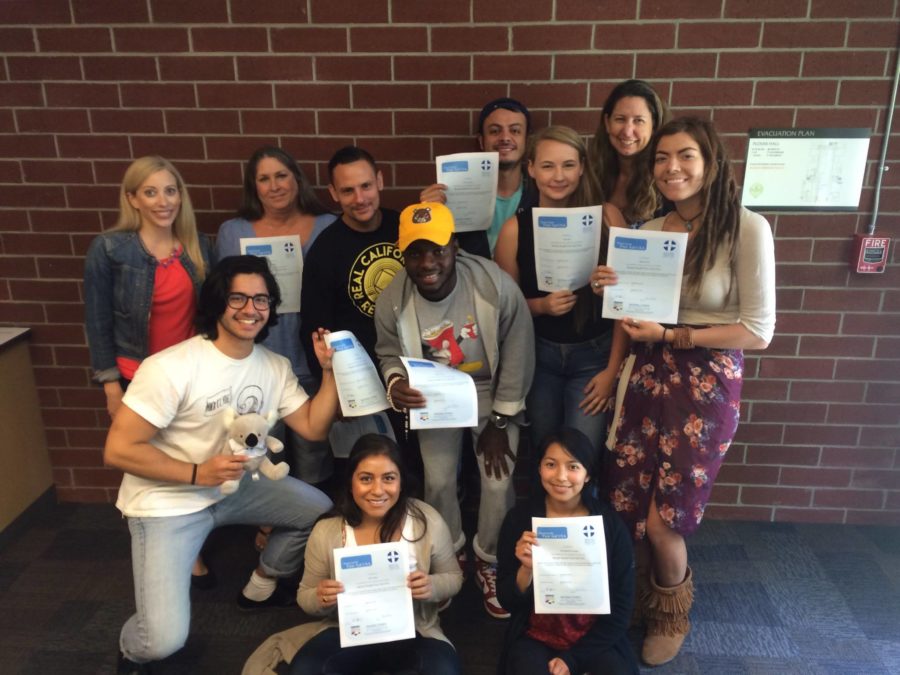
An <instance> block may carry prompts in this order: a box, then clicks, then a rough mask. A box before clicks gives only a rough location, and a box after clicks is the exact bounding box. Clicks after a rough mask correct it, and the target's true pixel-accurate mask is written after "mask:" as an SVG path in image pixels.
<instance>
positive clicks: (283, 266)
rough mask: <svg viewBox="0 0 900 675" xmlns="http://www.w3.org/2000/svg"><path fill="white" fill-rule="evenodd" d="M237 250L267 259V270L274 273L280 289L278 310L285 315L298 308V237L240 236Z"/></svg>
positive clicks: (300, 264) (300, 251)
mask: <svg viewBox="0 0 900 675" xmlns="http://www.w3.org/2000/svg"><path fill="white" fill-rule="evenodd" d="M241 253H243V254H245V255H258V256H259V257H261V258H266V259H267V260H268V261H269V269H270V270H272V274H274V275H275V281H277V282H278V289H279V290H280V291H281V304H280V305H278V312H279V313H281V314H289V313H291V312H299V311H300V284H301V282H302V279H303V249H301V248H300V236H299V235H296V234H291V235H288V236H286V237H241Z"/></svg>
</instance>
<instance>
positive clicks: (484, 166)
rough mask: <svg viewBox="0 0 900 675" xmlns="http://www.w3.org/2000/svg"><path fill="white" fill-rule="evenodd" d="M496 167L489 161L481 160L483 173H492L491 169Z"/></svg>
mask: <svg viewBox="0 0 900 675" xmlns="http://www.w3.org/2000/svg"><path fill="white" fill-rule="evenodd" d="M493 166H494V163H493V162H492V161H491V160H489V159H483V160H481V170H482V171H490V170H491V167H493Z"/></svg>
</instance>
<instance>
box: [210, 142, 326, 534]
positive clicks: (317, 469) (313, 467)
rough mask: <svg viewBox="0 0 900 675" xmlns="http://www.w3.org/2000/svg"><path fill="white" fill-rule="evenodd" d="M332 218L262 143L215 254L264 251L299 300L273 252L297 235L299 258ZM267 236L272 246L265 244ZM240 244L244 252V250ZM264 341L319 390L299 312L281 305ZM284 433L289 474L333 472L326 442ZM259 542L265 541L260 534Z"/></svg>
mask: <svg viewBox="0 0 900 675" xmlns="http://www.w3.org/2000/svg"><path fill="white" fill-rule="evenodd" d="M334 219H335V215H334V214H333V213H329V212H328V211H327V210H326V209H325V207H324V206H322V204H321V202H320V201H319V199H318V197H316V193H315V192H314V191H313V189H312V186H311V185H310V183H309V180H307V178H306V176H305V175H304V173H303V171H301V170H300V167H299V166H298V165H297V161H296V160H295V159H294V158H293V157H291V156H290V155H289V154H288V153H287V152H285V151H284V150H282V149H281V148H278V147H274V146H263V147H261V148H258V149H257V150H256V151H255V152H254V153H253V154H252V155H251V156H250V159H249V160H248V162H247V167H246V169H245V170H244V194H243V203H242V204H241V208H240V209H239V211H238V216H237V217H236V218H232V219H231V220H226V221H225V222H224V223H222V226H221V227H220V228H219V234H218V235H217V236H216V255H217V256H218V258H219V259H220V260H221V259H222V258H224V257H225V256H229V255H241V254H242V253H245V252H246V253H250V254H253V255H263V256H264V257H266V258H268V259H269V265H270V267H272V268H273V270H272V271H273V273H274V274H275V276H276V278H277V279H278V284H279V286H280V287H281V289H282V294H291V296H292V297H293V296H296V298H297V299H298V302H299V297H300V281H299V279H300V275H299V274H296V275H294V277H292V278H294V279H295V283H294V284H290V283H285V279H284V277H281V278H279V272H280V270H279V269H278V266H277V265H275V264H273V263H274V262H275V261H274V259H273V255H274V254H275V253H277V252H279V251H281V250H282V249H283V248H284V244H283V243H281V242H285V241H286V240H285V238H287V237H295V238H296V239H295V240H294V241H299V244H300V251H301V255H300V261H301V262H302V259H303V256H304V255H306V253H307V251H309V249H310V247H311V246H312V245H313V242H314V241H315V240H316V238H317V237H318V236H319V234H321V233H322V231H323V230H324V229H325V228H326V227H327V226H328V225H330V224H331V223H332V222H334ZM275 238H278V239H275ZM267 240H268V241H271V242H273V244H270V245H266V242H267ZM287 241H288V242H289V240H287ZM242 242H244V247H245V248H246V249H247V250H246V251H244V250H242V246H241V244H242ZM275 243H278V244H279V245H278V246H276V245H274V244H275ZM248 245H249V246H248ZM294 271H295V272H297V271H298V270H296V269H295V270H294ZM263 344H264V345H265V346H266V347H268V348H269V349H271V350H272V351H273V352H275V353H276V354H281V355H282V356H285V357H287V358H288V359H289V360H290V362H291V367H292V368H293V370H294V374H295V375H296V376H297V379H298V380H299V381H300V384H301V386H302V387H303V389H304V390H306V391H307V392H309V393H310V395H312V394H313V393H315V392H316V391H317V390H318V388H319V383H318V382H317V381H316V380H315V378H314V377H313V376H312V374H311V373H310V369H309V364H308V363H307V361H306V353H305V352H304V349H303V345H302V343H301V341H300V313H299V312H297V311H296V309H294V310H290V309H288V311H284V310H283V309H282V308H279V311H278V325H277V326H274V327H273V328H272V330H271V331H270V332H269V336H268V337H267V338H266V340H265V342H264V343H263ZM284 435H285V431H284V427H283V426H282V425H279V426H278V428H276V429H275V436H276V437H278V438H279V439H280V440H282V441H285V442H286V444H287V445H288V447H289V448H290V449H289V453H290V454H289V458H290V464H291V475H293V476H296V477H297V478H300V479H301V480H305V481H306V482H307V483H310V484H316V483H321V482H322V481H324V480H326V479H327V478H328V477H329V476H330V475H331V471H332V459H331V448H330V447H329V446H328V443H326V442H310V441H307V440H305V439H303V438H301V437H300V436H299V435H298V434H295V433H294V432H292V431H291V430H290V429H288V430H287V432H286V435H287V439H286V440H285V438H283V436H284ZM258 543H259V544H261V545H264V544H265V540H264V538H261V539H260V541H259V542H258Z"/></svg>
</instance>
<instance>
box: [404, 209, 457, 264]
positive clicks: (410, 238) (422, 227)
mask: <svg viewBox="0 0 900 675" xmlns="http://www.w3.org/2000/svg"><path fill="white" fill-rule="evenodd" d="M454 231H455V228H454V226H453V212H451V211H450V209H448V208H447V207H446V206H444V205H443V204H441V203H440V202H423V203H421V204H412V205H411V206H407V207H406V208H405V209H403V211H402V212H401V213H400V239H399V241H398V242H397V243H398V245H399V246H400V251H401V252H402V251H405V250H406V247H407V246H409V245H410V244H411V243H413V242H414V241H416V240H417V239H425V240H427V241H430V242H433V243H435V244H437V245H438V246H446V245H447V243H448V242H449V241H450V237H452V236H453V232H454Z"/></svg>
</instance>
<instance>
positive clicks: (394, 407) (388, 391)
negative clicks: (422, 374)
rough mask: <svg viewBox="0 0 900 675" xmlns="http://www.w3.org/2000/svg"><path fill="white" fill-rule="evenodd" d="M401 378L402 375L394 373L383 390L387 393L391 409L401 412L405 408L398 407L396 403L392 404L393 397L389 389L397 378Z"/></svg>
mask: <svg viewBox="0 0 900 675" xmlns="http://www.w3.org/2000/svg"><path fill="white" fill-rule="evenodd" d="M402 379H403V376H402V375H396V376H395V377H392V378H391V379H390V381H389V382H388V385H387V390H386V391H385V394H386V395H387V401H388V405H389V406H391V410H393V411H394V412H403V411H404V410H405V408H398V407H397V406H396V405H394V399H393V398H392V397H391V390H392V389H393V388H394V385H395V384H397V381H398V380H402Z"/></svg>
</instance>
